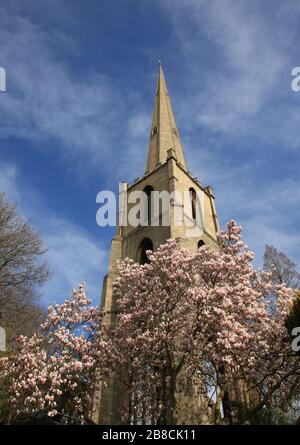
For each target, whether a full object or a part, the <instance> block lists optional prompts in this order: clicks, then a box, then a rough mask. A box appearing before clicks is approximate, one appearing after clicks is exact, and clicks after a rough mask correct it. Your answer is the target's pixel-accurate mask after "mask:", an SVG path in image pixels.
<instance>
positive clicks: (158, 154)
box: [146, 61, 187, 173]
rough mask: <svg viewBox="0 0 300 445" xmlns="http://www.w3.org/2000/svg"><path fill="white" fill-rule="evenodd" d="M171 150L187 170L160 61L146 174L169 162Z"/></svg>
mask: <svg viewBox="0 0 300 445" xmlns="http://www.w3.org/2000/svg"><path fill="white" fill-rule="evenodd" d="M170 148H173V150H174V152H175V154H176V156H177V161H178V163H179V164H181V165H182V166H183V167H184V168H185V169H187V165H186V161H185V157H184V152H183V148H182V145H181V141H180V136H179V132H178V129H177V126H176V122H175V118H174V114H173V110H172V105H171V102H170V98H169V94H168V90H167V86H166V81H165V76H164V72H163V68H162V64H161V61H159V72H158V79H157V87H156V94H155V99H154V110H153V117H152V125H151V134H150V142H149V148H148V161H147V167H146V173H148V172H149V171H151V170H153V169H154V168H155V167H157V166H158V165H159V164H160V163H163V162H165V161H166V160H167V152H168V150H170Z"/></svg>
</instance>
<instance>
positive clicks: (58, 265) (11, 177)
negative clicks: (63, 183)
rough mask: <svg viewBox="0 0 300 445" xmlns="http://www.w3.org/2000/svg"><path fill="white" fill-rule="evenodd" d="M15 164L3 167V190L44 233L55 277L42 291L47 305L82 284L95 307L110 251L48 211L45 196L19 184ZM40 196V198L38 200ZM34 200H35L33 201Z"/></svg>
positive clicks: (0, 169)
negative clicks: (84, 284) (84, 285)
mask: <svg viewBox="0 0 300 445" xmlns="http://www.w3.org/2000/svg"><path fill="white" fill-rule="evenodd" d="M19 179H20V178H19V176H18V170H17V169H16V167H15V166H14V165H13V164H8V163H6V164H0V190H1V191H4V192H5V193H6V195H7V197H8V199H9V201H10V202H19V203H20V204H21V205H20V207H19V208H18V212H19V213H21V215H22V216H23V217H24V218H25V219H27V220H29V222H30V223H31V225H32V226H33V227H34V228H35V229H38V230H39V232H40V233H41V237H42V240H43V242H44V245H45V246H46V247H48V248H49V250H48V252H47V253H46V254H45V259H47V261H48V263H49V266H50V269H51V270H52V272H53V274H52V276H51V278H50V280H49V281H48V282H47V283H46V284H45V285H43V287H42V288H41V289H40V290H39V293H40V294H41V296H42V300H41V301H42V302H43V303H44V304H45V305H48V304H52V303H53V302H55V301H56V302H62V301H63V300H64V299H65V298H66V297H69V296H70V295H71V291H72V288H73V287H76V286H77V285H78V284H79V283H80V282H83V281H84V282H85V283H86V285H87V293H88V294H89V296H90V297H91V298H93V301H94V303H95V304H99V303H100V296H101V295H100V291H101V287H102V278H103V275H104V274H105V273H106V269H107V261H108V252H106V250H105V249H104V248H101V245H100V243H99V242H98V240H96V239H95V238H94V237H92V236H91V235H90V234H89V233H88V232H87V231H86V230H84V228H82V227H80V226H78V225H76V224H74V223H72V222H70V221H68V220H66V219H63V218H59V217H58V216H56V215H53V214H52V213H50V212H49V211H48V210H47V209H45V203H44V202H43V200H42V197H41V196H39V195H38V193H37V192H36V191H34V190H31V189H30V187H28V186H27V187H24V186H23V185H21V184H20V182H19ZM36 196H38V199H34V197H36ZM32 198H33V199H32Z"/></svg>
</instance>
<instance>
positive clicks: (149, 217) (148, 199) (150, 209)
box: [143, 185, 153, 226]
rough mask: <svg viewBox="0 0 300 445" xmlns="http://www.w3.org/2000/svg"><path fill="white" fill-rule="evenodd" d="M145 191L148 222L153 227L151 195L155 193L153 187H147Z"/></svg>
mask: <svg viewBox="0 0 300 445" xmlns="http://www.w3.org/2000/svg"><path fill="white" fill-rule="evenodd" d="M143 191H144V193H146V195H147V221H148V225H149V226H150V225H151V213H152V200H151V193H152V192H153V187H152V186H151V185H147V186H146V187H145V188H144V190H143Z"/></svg>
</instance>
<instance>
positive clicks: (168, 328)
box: [112, 221, 300, 424]
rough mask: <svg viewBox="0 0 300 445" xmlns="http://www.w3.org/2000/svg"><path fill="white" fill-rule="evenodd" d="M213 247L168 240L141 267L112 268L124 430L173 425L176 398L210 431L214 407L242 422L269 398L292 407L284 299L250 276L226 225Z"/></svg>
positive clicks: (216, 413)
mask: <svg viewBox="0 0 300 445" xmlns="http://www.w3.org/2000/svg"><path fill="white" fill-rule="evenodd" d="M219 242H220V251H215V250H212V249H210V248H209V247H206V246H203V247H201V248H200V249H199V250H198V252H197V253H191V252H188V251H186V250H183V249H179V248H178V246H177V245H176V242H175V241H174V240H169V241H168V242H167V243H166V244H165V245H162V246H161V247H160V248H159V249H158V250H157V251H156V252H155V253H152V252H148V256H149V260H150V262H149V264H145V265H142V266H141V265H137V264H135V263H134V262H133V261H132V260H130V259H126V260H124V261H121V262H120V263H119V274H120V276H119V278H118V280H117V282H116V283H115V288H114V292H115V296H116V299H117V305H118V316H117V320H116V327H115V329H114V330H113V332H112V338H113V347H114V348H115V359H116V360H115V363H118V366H119V369H122V372H120V374H119V379H120V380H121V381H122V382H123V384H124V385H125V386H124V388H125V387H126V388H127V391H128V395H127V407H126V410H125V411H124V413H125V414H126V415H127V422H151V423H167V424H172V423H174V422H180V418H182V415H184V418H185V419H186V418H187V415H189V414H187V413H184V414H183V413H182V412H181V411H182V407H183V406H184V400H189V403H188V405H187V410H188V412H189V413H190V415H191V416H192V418H191V421H193V422H195V421H196V419H198V421H199V422H201V421H205V420H207V419H205V417H204V416H203V414H204V413H205V414H206V415H207V413H210V419H213V421H214V422H216V423H218V422H220V421H221V411H222V408H223V412H224V415H225V417H226V418H227V419H226V420H227V421H229V422H235V421H238V422H243V421H247V422H249V421H253V419H255V416H256V415H257V413H259V412H260V411H261V410H262V409H264V408H265V406H266V405H268V404H270V403H272V402H273V400H276V402H277V404H278V403H279V404H281V405H282V406H283V407H284V408H287V406H288V405H289V403H291V401H292V395H293V391H294V390H295V389H296V387H297V386H298V381H299V376H300V368H299V361H298V358H297V357H296V356H295V354H294V352H293V350H292V349H291V342H290V339H289V338H288V335H287V329H286V327H285V319H286V316H287V313H288V311H289V308H290V305H291V302H292V298H293V291H292V290H291V289H288V288H287V287H286V286H285V285H284V284H282V285H279V286H275V287H274V286H273V285H272V280H271V273H266V272H256V271H255V270H254V269H253V266H252V261H253V253H251V252H250V251H249V250H248V248H247V246H246V245H244V243H243V242H242V239H241V228H240V227H238V226H237V225H236V224H235V223H234V222H233V221H231V222H230V223H229V224H228V228H227V231H226V232H223V233H221V234H220V236H219ZM124 369H126V370H127V372H124ZM116 373H117V371H116ZM199 400H200V402H199ZM195 407H196V408H195ZM124 409H125V406H124ZM195 409H196V412H194V413H192V411H193V410H195ZM197 410H198V412H197Z"/></svg>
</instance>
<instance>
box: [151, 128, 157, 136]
mask: <svg viewBox="0 0 300 445" xmlns="http://www.w3.org/2000/svg"><path fill="white" fill-rule="evenodd" d="M156 133H157V127H154V128H153V130H152V136H154V135H155V134H156Z"/></svg>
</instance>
